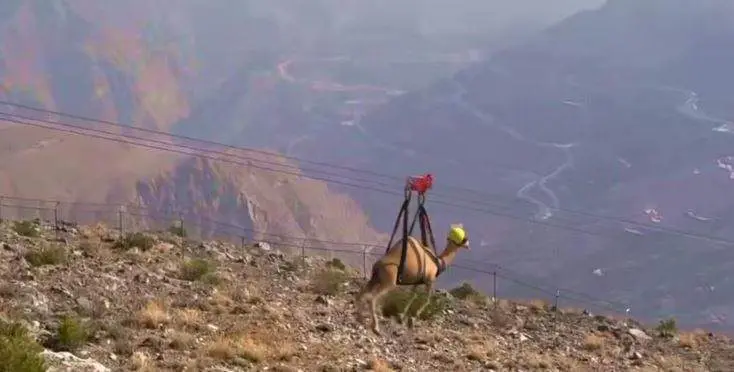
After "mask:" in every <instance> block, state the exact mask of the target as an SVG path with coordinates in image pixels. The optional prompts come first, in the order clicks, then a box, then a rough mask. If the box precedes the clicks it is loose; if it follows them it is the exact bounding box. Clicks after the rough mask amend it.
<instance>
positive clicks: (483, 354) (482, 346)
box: [466, 340, 497, 362]
mask: <svg viewBox="0 0 734 372" xmlns="http://www.w3.org/2000/svg"><path fill="white" fill-rule="evenodd" d="M496 347H497V344H496V341H495V342H490V341H486V340H480V341H475V342H472V343H471V344H470V345H469V347H467V353H466V358H467V359H469V360H474V361H478V362H484V361H486V360H487V359H488V358H489V357H490V356H492V355H494V353H495V349H496Z"/></svg>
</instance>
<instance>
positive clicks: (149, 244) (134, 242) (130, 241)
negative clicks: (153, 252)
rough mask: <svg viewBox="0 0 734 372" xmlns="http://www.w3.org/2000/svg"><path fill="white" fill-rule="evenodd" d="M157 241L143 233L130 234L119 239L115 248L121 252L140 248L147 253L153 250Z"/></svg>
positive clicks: (114, 245)
mask: <svg viewBox="0 0 734 372" xmlns="http://www.w3.org/2000/svg"><path fill="white" fill-rule="evenodd" d="M153 245H155V239H154V238H153V237H151V236H148V235H145V234H143V233H141V232H134V233H128V234H125V235H123V236H122V237H120V238H119V239H117V241H116V242H115V244H113V246H112V247H113V248H115V249H120V250H125V251H127V250H130V249H133V248H135V247H138V248H139V249H140V250H141V251H147V250H150V249H151V248H153Z"/></svg>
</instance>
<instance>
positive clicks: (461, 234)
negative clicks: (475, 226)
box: [355, 224, 469, 334]
mask: <svg viewBox="0 0 734 372" xmlns="http://www.w3.org/2000/svg"><path fill="white" fill-rule="evenodd" d="M461 248H466V249H469V239H468V236H467V234H466V232H465V231H464V227H463V226H462V225H461V224H455V225H451V229H450V230H449V234H448V237H447V238H446V248H445V249H444V250H443V252H441V254H440V255H438V257H436V256H435V254H434V253H433V252H432V251H431V249H430V248H428V247H425V246H423V245H422V244H421V243H420V242H419V241H418V240H417V239H415V238H414V237H412V236H408V249H407V255H406V257H405V265H404V268H403V281H404V282H406V283H417V284H397V278H398V266H399V265H400V256H401V254H402V239H401V240H398V241H397V242H396V243H395V244H394V245H393V246H392V247H390V249H389V250H388V251H387V253H386V254H385V255H384V256H382V258H380V259H379V260H378V261H377V262H375V263H374V264H373V265H372V276H371V277H370V280H369V281H368V282H367V284H366V285H365V286H364V288H362V290H361V291H360V292H359V293H358V294H357V298H356V301H355V307H356V311H357V316H358V320H359V321H360V323H363V321H364V318H363V317H362V311H363V307H364V305H366V304H367V303H368V302H369V304H370V311H371V315H372V331H373V332H375V333H376V334H380V330H379V324H378V320H377V302H378V300H379V299H380V297H381V296H382V295H384V294H385V293H387V292H389V291H390V290H392V289H394V288H396V287H397V286H398V285H413V296H412V297H411V298H410V300H409V301H408V303H407V304H406V305H405V309H404V310H403V312H402V313H401V314H400V317H399V320H400V322H402V321H403V320H404V319H405V316H406V314H407V312H408V310H409V309H410V306H411V305H412V304H413V301H415V299H416V298H417V297H418V292H417V290H418V286H420V285H421V284H423V285H425V289H426V293H427V294H428V298H427V299H426V302H425V303H424V304H423V305H422V306H421V307H420V308H419V309H418V311H416V314H415V317H416V318H417V317H420V315H421V314H422V313H423V310H425V308H426V307H427V306H428V304H429V303H430V302H431V292H432V290H433V284H434V282H435V281H436V278H437V277H438V275H440V274H441V273H442V272H443V271H444V270H445V269H446V267H448V266H449V265H450V264H451V263H452V262H453V261H454V258H455V257H456V253H457V252H458V251H459V249H461ZM421 269H423V270H421ZM421 271H422V274H423V275H421ZM412 323H413V318H410V319H409V324H410V325H412Z"/></svg>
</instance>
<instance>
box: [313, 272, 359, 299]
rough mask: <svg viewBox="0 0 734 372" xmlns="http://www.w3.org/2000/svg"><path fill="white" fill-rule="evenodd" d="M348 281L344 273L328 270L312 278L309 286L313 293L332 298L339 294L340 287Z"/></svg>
mask: <svg viewBox="0 0 734 372" xmlns="http://www.w3.org/2000/svg"><path fill="white" fill-rule="evenodd" d="M349 279H350V278H349V275H347V273H345V272H344V271H341V270H335V269H331V268H328V269H325V270H322V271H320V272H318V273H317V274H316V275H315V276H314V278H313V281H312V283H311V286H312V290H313V291H314V292H315V293H318V294H321V295H329V296H333V295H336V294H337V293H339V292H341V290H342V286H343V285H344V283H346V282H348V281H349Z"/></svg>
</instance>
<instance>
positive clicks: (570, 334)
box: [0, 221, 734, 371]
mask: <svg viewBox="0 0 734 372" xmlns="http://www.w3.org/2000/svg"><path fill="white" fill-rule="evenodd" d="M67 230H68V231H67V232H62V233H61V234H60V238H61V239H60V240H61V241H57V240H54V239H51V236H52V235H53V234H51V232H50V231H48V230H46V229H43V228H37V226H35V225H33V224H28V225H23V226H15V225H14V224H12V223H11V222H9V221H6V222H4V223H3V224H2V226H0V247H2V249H0V254H2V260H0V275H2V286H1V287H0V311H2V313H3V314H4V316H3V318H5V321H9V320H19V319H22V322H23V324H26V325H27V326H28V327H29V328H30V329H31V334H32V335H35V336H36V337H37V338H38V339H39V340H40V341H39V342H41V343H42V344H43V345H44V347H45V348H46V349H47V350H46V351H44V354H43V355H45V356H46V358H47V359H48V360H49V361H51V362H50V364H51V365H54V366H57V367H56V368H59V367H58V366H62V367H61V368H62V369H56V370H75V371H87V370H88V371H91V370H97V371H105V370H112V371H118V370H119V371H123V370H139V371H153V370H155V371H182V370H185V371H246V370H266V369H267V370H275V371H299V370H300V371H318V370H321V371H342V370H345V371H346V370H364V369H372V370H376V371H389V370H404V371H423V370H445V371H479V370H483V371H488V370H495V371H530V370H556V371H559V370H562V371H590V370H599V371H621V370H641V371H663V370H664V371H725V370H731V368H732V367H734V353H733V351H734V349H733V348H732V344H731V342H730V340H729V339H727V338H725V337H721V336H716V335H712V334H707V333H705V332H704V331H696V332H692V333H678V334H676V332H675V330H674V329H673V328H669V329H668V331H671V333H670V337H663V336H660V335H659V331H658V330H653V329H645V328H644V327H643V326H641V325H640V324H637V323H636V322H634V321H631V320H628V321H621V320H614V319H610V318H606V317H603V316H593V315H589V314H584V313H581V312H579V311H570V310H569V311H566V310H562V311H551V309H548V307H547V306H546V305H545V304H543V303H541V302H531V303H525V304H518V303H512V302H509V301H507V300H500V301H498V302H497V303H495V304H493V303H492V302H491V301H490V300H489V299H487V298H486V297H484V296H483V295H481V294H479V293H476V292H472V291H471V289H470V288H469V287H463V288H460V289H456V290H452V291H451V293H439V294H437V295H436V297H435V299H436V300H435V303H434V305H432V306H430V307H429V308H428V313H427V317H426V319H423V320H421V321H418V322H417V323H416V326H415V327H414V328H412V329H411V328H408V327H404V326H402V325H398V324H396V323H395V322H393V321H391V320H385V321H383V324H384V327H383V331H384V334H385V335H384V336H381V337H378V336H375V335H373V334H371V333H370V332H369V331H367V330H365V329H364V327H362V326H361V325H359V324H358V323H356V321H355V320H354V317H353V307H352V304H351V299H352V297H353V294H354V293H355V292H356V291H357V290H358V288H359V285H360V284H361V283H362V279H361V278H358V274H357V273H356V272H355V271H354V270H351V269H349V268H344V267H343V266H341V265H340V263H339V261H338V260H334V261H326V260H325V259H322V258H316V257H307V258H306V259H301V258H300V257H298V258H296V257H290V256H287V255H285V254H283V253H281V252H280V251H279V250H278V247H274V248H273V249H270V250H263V249H261V248H255V247H249V248H246V249H244V250H242V249H240V248H239V247H235V246H231V245H228V244H225V243H219V242H205V243H200V242H196V241H184V240H183V239H181V238H179V237H177V236H174V235H170V234H168V235H149V236H148V235H141V236H148V237H149V238H143V237H140V236H138V237H137V238H136V239H135V240H134V241H130V240H127V241H126V240H125V239H121V238H120V237H119V236H118V234H117V233H116V232H115V231H111V230H108V229H106V228H104V227H103V226H96V227H80V228H78V229H77V228H69V229H67ZM34 231H40V234H41V237H28V236H21V235H19V234H18V232H21V233H23V234H26V235H33V234H35V233H34ZM404 300H405V297H404V295H403V294H402V293H401V292H396V293H395V294H392V295H390V296H388V297H387V298H386V299H385V302H384V307H383V312H384V313H385V314H388V315H389V314H391V313H394V312H395V308H396V305H398V304H399V303H401V302H402V301H404ZM64 317H66V318H64ZM0 329H2V327H0ZM2 337H6V336H3V335H1V334H0V338H2ZM1 344H2V343H0V347H1ZM38 350H42V349H38ZM68 353H72V354H68ZM0 355H5V354H3V352H0ZM74 355H75V356H76V357H75V356H74ZM82 359H86V360H82ZM63 368H67V369H63Z"/></svg>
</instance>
